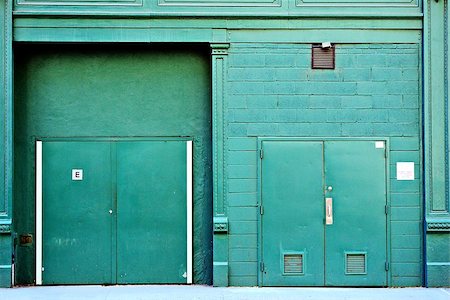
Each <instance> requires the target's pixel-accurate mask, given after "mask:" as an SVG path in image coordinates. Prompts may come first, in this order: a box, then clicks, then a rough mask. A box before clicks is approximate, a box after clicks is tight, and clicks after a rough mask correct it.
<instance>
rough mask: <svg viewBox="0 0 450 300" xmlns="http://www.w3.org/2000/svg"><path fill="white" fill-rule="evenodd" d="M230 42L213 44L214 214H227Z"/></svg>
mask: <svg viewBox="0 0 450 300" xmlns="http://www.w3.org/2000/svg"><path fill="white" fill-rule="evenodd" d="M229 47H230V45H229V44H223V43H220V44H211V55H212V102H213V134H212V136H213V172H214V176H213V185H214V186H213V198H214V216H225V215H226V209H225V195H226V188H225V186H226V184H225V181H226V180H225V176H226V175H225V174H226V172H225V166H226V163H225V155H224V152H225V150H224V149H225V140H226V139H225V136H226V135H225V129H224V113H225V83H226V70H227V55H228V48H229Z"/></svg>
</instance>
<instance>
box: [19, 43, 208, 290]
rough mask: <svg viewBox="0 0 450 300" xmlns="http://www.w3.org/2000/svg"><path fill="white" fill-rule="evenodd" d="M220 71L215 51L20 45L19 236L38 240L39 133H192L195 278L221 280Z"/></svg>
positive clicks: (27, 253) (28, 250) (27, 277)
mask: <svg viewBox="0 0 450 300" xmlns="http://www.w3.org/2000/svg"><path fill="white" fill-rule="evenodd" d="M210 68H211V66H210V59H209V47H207V46H206V47H202V46H189V45H183V46H176V45H167V44H166V45H164V46H149V45H133V46H132V45H112V44H104V45H61V44H60V45H33V44H23V45H16V48H15V103H14V104H15V114H14V117H15V128H14V130H15V136H14V143H15V158H16V159H15V162H14V167H15V191H16V192H15V198H14V203H15V215H14V218H15V228H16V231H17V233H18V234H19V235H22V234H28V233H31V234H34V220H35V219H34V140H35V138H36V137H92V136H96V137H114V136H122V137H129V136H142V137H149V136H190V137H193V138H194V153H195V154H194V166H193V168H194V179H195V180H194V182H195V185H194V282H195V283H199V284H211V280H212V275H211V272H212V267H211V266H212V247H211V243H212V234H211V228H212V200H211V198H212V179H211V174H212V172H211V87H210V85H211V83H210V76H211V75H210ZM161 184H164V183H161ZM16 253H17V268H16V274H17V276H16V280H17V283H18V284H26V283H32V282H33V279H34V274H33V273H34V245H33V244H31V245H28V246H17V250H16Z"/></svg>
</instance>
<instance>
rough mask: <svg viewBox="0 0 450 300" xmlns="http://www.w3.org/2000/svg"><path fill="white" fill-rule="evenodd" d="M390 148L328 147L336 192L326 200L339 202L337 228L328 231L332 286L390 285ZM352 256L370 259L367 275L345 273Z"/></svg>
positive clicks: (329, 176) (328, 174) (329, 180)
mask: <svg viewBox="0 0 450 300" xmlns="http://www.w3.org/2000/svg"><path fill="white" fill-rule="evenodd" d="M383 143H384V141H383ZM385 147H386V146H384V148H376V147H375V142H374V141H351V142H349V141H336V142H325V185H326V186H327V187H328V186H331V187H332V191H329V190H327V192H326V197H331V198H333V224H332V225H326V231H325V237H326V247H325V248H326V250H325V256H326V261H325V270H326V273H325V278H326V279H325V283H326V285H333V286H386V285H387V272H386V270H385V263H386V262H388V258H387V255H386V253H387V252H386V251H387V245H386V243H387V241H386V239H387V236H386V233H387V224H386V214H385V206H386V205H387V201H386V200H387V199H386V197H387V194H386V159H385V151H386V150H385ZM416 230H417V228H416ZM352 252H354V253H365V255H366V263H367V266H366V274H364V275H356V274H355V275H353V274H352V275H349V274H345V272H343V266H345V256H344V254H345V253H352Z"/></svg>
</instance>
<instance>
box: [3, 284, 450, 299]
mask: <svg viewBox="0 0 450 300" xmlns="http://www.w3.org/2000/svg"><path fill="white" fill-rule="evenodd" d="M0 299H2V300H9V299H11V300H25V299H27V300H28V299H33V300H41V299H42V300H44V299H45V300H56V299H58V300H59V299H64V300H72V299H77V300H80V299H89V300H100V299H101V300H115V299H117V300H119V299H120V300H123V299H126V300H138V299H139V300H144V299H167V300H169V299H170V300H177V299H196V300H203V299H205V300H206V299H208V300H209V299H220V300H226V299H230V300H231V299H233V300H236V299H255V300H256V299H280V300H281V299H283V300H289V299H308V300H337V299H345V300H375V299H376V300H401V299H408V300H427V299H430V300H449V299H450V289H449V288H429V289H427V288H256V287H230V288H213V287H209V286H196V285H193V286H175V285H152V286H150V285H139V286H54V287H21V288H13V289H0Z"/></svg>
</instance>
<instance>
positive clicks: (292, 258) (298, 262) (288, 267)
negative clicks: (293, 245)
mask: <svg viewBox="0 0 450 300" xmlns="http://www.w3.org/2000/svg"><path fill="white" fill-rule="evenodd" d="M284 274H303V254H285V255H284Z"/></svg>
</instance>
